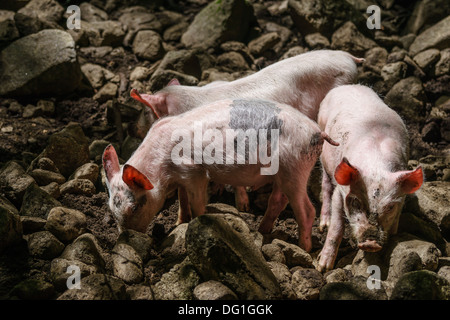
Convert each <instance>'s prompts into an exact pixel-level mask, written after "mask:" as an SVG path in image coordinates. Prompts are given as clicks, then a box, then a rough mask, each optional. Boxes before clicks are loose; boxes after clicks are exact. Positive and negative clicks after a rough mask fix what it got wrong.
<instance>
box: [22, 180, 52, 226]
mask: <svg viewBox="0 0 450 320" xmlns="http://www.w3.org/2000/svg"><path fill="white" fill-rule="evenodd" d="M59 206H61V203H60V202H59V201H57V200H55V199H54V198H53V197H52V196H50V195H49V194H48V193H47V192H45V191H44V190H42V189H41V188H39V187H38V186H37V185H36V184H30V186H29V187H28V188H27V189H26V192H25V195H24V197H23V202H22V206H21V207H20V215H21V216H31V217H38V218H42V219H47V216H48V213H49V212H50V210H51V209H52V208H54V207H59Z"/></svg>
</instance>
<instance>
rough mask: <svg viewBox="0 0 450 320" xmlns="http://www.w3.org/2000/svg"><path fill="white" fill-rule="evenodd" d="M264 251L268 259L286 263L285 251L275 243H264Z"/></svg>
mask: <svg viewBox="0 0 450 320" xmlns="http://www.w3.org/2000/svg"><path fill="white" fill-rule="evenodd" d="M262 253H263V255H264V258H265V259H266V260H267V261H271V262H278V263H282V264H286V257H285V256H284V253H283V251H281V247H280V246H277V245H276V244H274V243H268V244H265V245H263V246H262Z"/></svg>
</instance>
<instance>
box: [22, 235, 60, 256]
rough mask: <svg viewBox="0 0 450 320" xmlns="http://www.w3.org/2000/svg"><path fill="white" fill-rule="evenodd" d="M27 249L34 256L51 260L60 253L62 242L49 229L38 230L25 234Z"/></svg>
mask: <svg viewBox="0 0 450 320" xmlns="http://www.w3.org/2000/svg"><path fill="white" fill-rule="evenodd" d="M27 243H28V251H29V252H30V254H31V255H32V256H34V257H36V258H40V259H46V260H51V259H53V258H55V257H57V256H59V255H60V253H61V252H62V251H63V250H64V244H63V243H62V242H61V241H59V240H58V239H57V238H56V237H55V236H54V235H53V234H52V233H50V232H49V231H39V232H35V233H32V234H30V235H28V236H27Z"/></svg>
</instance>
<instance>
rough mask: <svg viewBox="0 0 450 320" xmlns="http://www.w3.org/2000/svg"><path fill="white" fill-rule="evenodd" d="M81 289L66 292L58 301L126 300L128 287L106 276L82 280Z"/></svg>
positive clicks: (93, 275)
mask: <svg viewBox="0 0 450 320" xmlns="http://www.w3.org/2000/svg"><path fill="white" fill-rule="evenodd" d="M80 287H81V289H79V290H71V289H68V290H66V291H65V292H64V293H63V294H62V295H60V296H59V297H58V300H125V299H126V298H127V295H126V286H125V284H124V283H123V281H122V280H120V279H117V278H115V277H113V276H110V275H106V274H92V275H90V276H87V277H83V278H81V283H80Z"/></svg>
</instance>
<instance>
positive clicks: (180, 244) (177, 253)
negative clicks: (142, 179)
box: [160, 223, 188, 262]
mask: <svg viewBox="0 0 450 320" xmlns="http://www.w3.org/2000/svg"><path fill="white" fill-rule="evenodd" d="M187 228H188V224H187V223H182V224H179V225H178V226H177V227H176V228H175V229H173V230H172V231H171V232H170V233H169V235H168V236H167V237H166V238H165V239H164V241H163V243H162V244H161V246H160V251H161V255H162V256H163V257H164V258H165V259H170V260H174V261H178V262H181V261H183V260H184V258H185V257H186V246H185V241H186V230H187Z"/></svg>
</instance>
